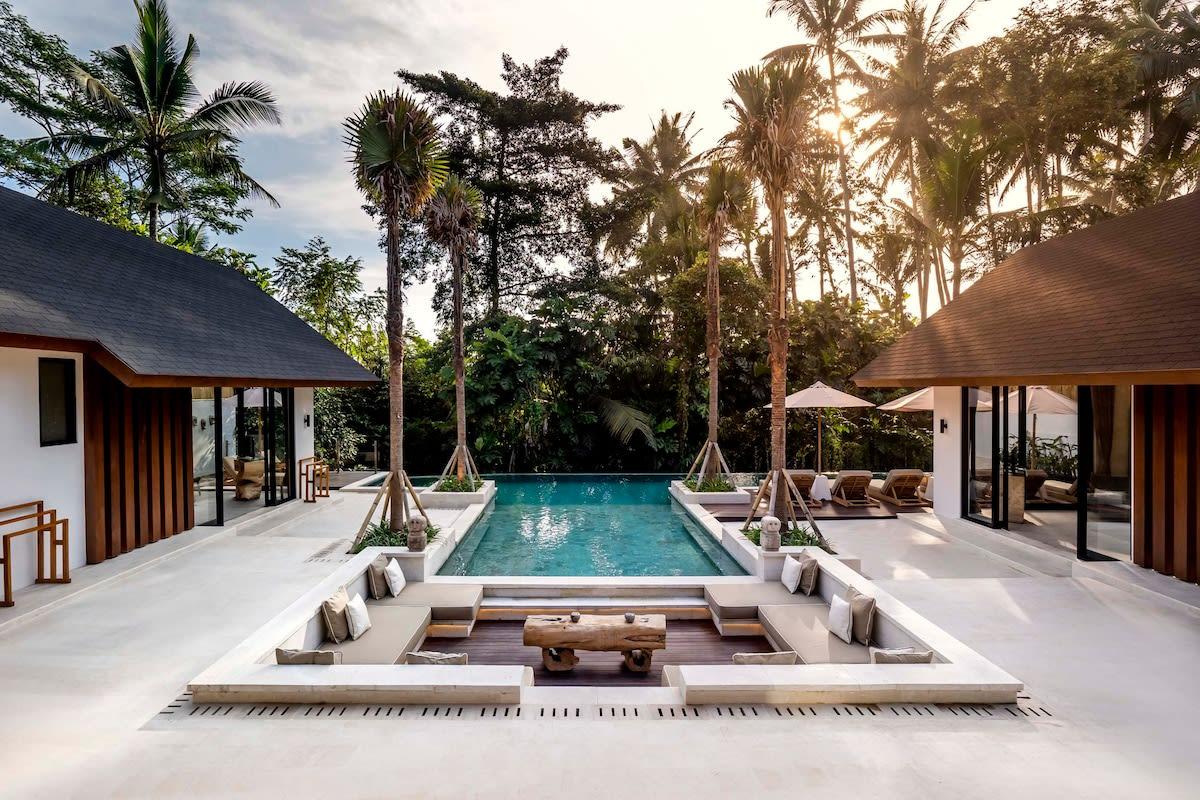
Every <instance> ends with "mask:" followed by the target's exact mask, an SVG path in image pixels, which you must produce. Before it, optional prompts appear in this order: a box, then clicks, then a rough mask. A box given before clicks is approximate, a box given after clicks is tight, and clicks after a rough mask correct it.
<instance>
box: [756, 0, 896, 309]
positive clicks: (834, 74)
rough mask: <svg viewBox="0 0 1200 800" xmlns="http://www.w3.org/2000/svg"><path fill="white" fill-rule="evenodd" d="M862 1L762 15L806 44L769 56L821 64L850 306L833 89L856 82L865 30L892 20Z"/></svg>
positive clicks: (843, 175)
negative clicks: (787, 25)
mask: <svg viewBox="0 0 1200 800" xmlns="http://www.w3.org/2000/svg"><path fill="white" fill-rule="evenodd" d="M862 5H863V2H862V0H771V4H770V6H768V8H767V14H768V15H773V14H776V13H784V14H787V15H788V16H790V17H791V18H792V19H793V20H794V21H795V23H796V27H797V28H799V29H800V31H801V32H802V33H803V34H804V35H805V36H807V37H808V39H809V40H810V41H808V42H804V43H801V44H797V45H791V46H788V47H783V48H780V49H779V50H776V51H774V52H773V53H770V54H769V55H768V58H776V59H778V58H784V59H787V58H796V57H799V56H806V55H808V54H810V53H811V54H813V55H815V56H818V57H820V58H822V59H823V60H824V61H825V68H826V76H825V77H826V85H825V86H826V91H827V92H828V96H829V103H830V106H831V107H832V109H833V114H834V117H835V118H836V120H837V152H838V176H839V178H840V179H841V184H842V197H841V201H842V225H843V227H844V237H845V241H846V266H847V269H848V271H849V273H850V302H851V303H854V302H856V301H857V300H858V271H857V268H856V266H855V260H854V222H853V220H852V218H851V214H850V195H851V190H850V177H849V171H850V170H849V166H848V162H849V159H848V158H847V156H846V142H845V139H844V134H843V131H842V127H843V118H842V103H841V98H840V94H839V90H838V86H839V84H841V83H842V81H845V80H851V81H858V80H859V79H860V76H861V74H862V71H863V70H862V67H861V66H860V65H859V63H858V61H857V57H856V54H855V52H854V51H855V48H857V47H858V46H860V45H861V44H862V43H863V42H864V41H865V40H866V37H867V36H868V35H869V34H870V32H871V31H872V30H873V29H874V28H875V27H877V26H879V25H882V24H884V23H886V22H887V21H888V20H889V19H890V18H891V16H892V13H893V12H890V11H876V12H873V13H870V14H866V15H863V13H862Z"/></svg>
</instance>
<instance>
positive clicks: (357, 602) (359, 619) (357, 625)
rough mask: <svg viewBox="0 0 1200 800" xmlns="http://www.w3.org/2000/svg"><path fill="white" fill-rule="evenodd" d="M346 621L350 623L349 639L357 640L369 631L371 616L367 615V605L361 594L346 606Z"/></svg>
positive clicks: (355, 596)
mask: <svg viewBox="0 0 1200 800" xmlns="http://www.w3.org/2000/svg"><path fill="white" fill-rule="evenodd" d="M346 619H347V620H348V621H349V623H350V638H351V639H357V638H359V637H360V636H362V635H363V634H364V633H366V632H367V631H369V630H371V615H370V614H368V613H367V604H366V603H365V602H364V601H363V599H362V595H361V594H356V595H354V599H353V600H351V601H350V602H349V603H347V604H346Z"/></svg>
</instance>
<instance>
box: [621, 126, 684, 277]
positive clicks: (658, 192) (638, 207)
mask: <svg viewBox="0 0 1200 800" xmlns="http://www.w3.org/2000/svg"><path fill="white" fill-rule="evenodd" d="M692 118H693V115H690V114H689V115H688V116H686V117H685V116H684V115H683V114H679V113H676V114H670V115H668V114H667V113H666V112H665V111H664V112H663V113H662V116H661V117H660V118H659V120H658V122H656V123H655V124H654V128H653V130H652V131H651V133H650V138H649V139H647V140H646V141H645V142H639V141H637V140H636V139H632V138H627V139H625V140H624V142H623V143H622V146H623V148H624V151H625V165H624V169H623V170H622V173H621V176H620V178H619V181H618V184H617V188H616V191H615V192H614V193H613V200H612V203H611V209H612V212H613V219H612V222H611V223H610V225H609V229H608V232H607V233H608V235H607V238H606V241H605V250H606V251H607V252H608V253H609V254H610V255H620V256H623V255H628V254H630V253H632V252H634V251H635V250H637V249H638V247H640V246H645V245H648V244H649V245H662V244H663V243H664V242H669V243H671V244H675V245H682V246H677V247H675V248H673V249H675V250H677V251H679V252H677V253H676V254H675V255H677V256H678V262H679V263H678V265H677V266H678V269H679V270H683V269H687V268H688V267H689V266H691V258H690V256H691V254H690V252H688V248H687V238H688V237H682V238H683V241H682V242H680V241H675V240H676V239H678V238H679V237H676V236H674V235H673V234H675V233H676V232H677V230H678V228H679V226H680V222H681V217H685V216H687V215H689V214H690V212H691V203H690V201H689V198H688V196H689V194H690V193H691V192H692V191H693V190H695V189H696V188H697V187H698V184H699V177H700V175H701V173H702V172H703V170H704V166H703V159H704V156H703V155H702V154H696V153H694V152H693V149H692V140H693V139H694V138H695V133H693V132H692V130H691V126H692ZM656 266H657V265H656ZM652 277H653V278H655V279H656V280H657V278H658V273H657V270H656V271H655V272H654V274H653V275H652Z"/></svg>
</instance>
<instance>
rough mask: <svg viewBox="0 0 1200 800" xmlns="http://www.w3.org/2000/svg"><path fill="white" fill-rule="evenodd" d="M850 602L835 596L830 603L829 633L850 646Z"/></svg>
mask: <svg viewBox="0 0 1200 800" xmlns="http://www.w3.org/2000/svg"><path fill="white" fill-rule="evenodd" d="M852 624H853V620H852V616H851V613H850V602H849V601H848V600H846V599H845V598H843V597H840V596H838V595H834V596H833V597H832V598H831V599H830V601H829V632H830V633H832V634H833V635H834V636H836V637H838V638H839V639H841V640H842V641H843V642H845V643H846V644H850V642H851V641H852V639H851V625H852Z"/></svg>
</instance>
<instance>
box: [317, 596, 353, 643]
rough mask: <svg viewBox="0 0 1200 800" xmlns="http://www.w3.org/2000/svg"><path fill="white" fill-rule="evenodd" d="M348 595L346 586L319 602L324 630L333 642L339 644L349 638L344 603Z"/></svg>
mask: <svg viewBox="0 0 1200 800" xmlns="http://www.w3.org/2000/svg"><path fill="white" fill-rule="evenodd" d="M349 602H350V595H348V594H346V587H345V586H343V587H342V588H341V589H338V590H337V591H336V592H335V593H334V595H333V596H332V597H330V598H329V599H328V600H326V601H325V602H324V603H321V616H323V617H324V618H325V630H326V632H328V634H329V638H330V640H331V641H332V642H333V643H334V644H341V643H342V642H344V641H346V640H347V639H349V638H350V622H349V621H348V620H347V619H346V605H347V604H348V603H349Z"/></svg>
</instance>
